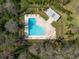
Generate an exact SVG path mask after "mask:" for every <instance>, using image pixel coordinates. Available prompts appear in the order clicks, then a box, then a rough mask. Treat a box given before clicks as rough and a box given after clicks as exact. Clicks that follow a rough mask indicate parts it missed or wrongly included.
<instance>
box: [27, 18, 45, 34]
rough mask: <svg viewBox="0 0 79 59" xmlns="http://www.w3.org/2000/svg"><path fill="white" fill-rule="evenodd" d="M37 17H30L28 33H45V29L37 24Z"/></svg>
mask: <svg viewBox="0 0 79 59" xmlns="http://www.w3.org/2000/svg"><path fill="white" fill-rule="evenodd" d="M36 22H37V21H36V18H29V19H28V26H29V27H28V35H44V34H45V29H44V28H43V27H41V26H39V25H37V24H36Z"/></svg>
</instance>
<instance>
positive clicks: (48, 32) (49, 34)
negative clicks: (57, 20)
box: [24, 14, 56, 39]
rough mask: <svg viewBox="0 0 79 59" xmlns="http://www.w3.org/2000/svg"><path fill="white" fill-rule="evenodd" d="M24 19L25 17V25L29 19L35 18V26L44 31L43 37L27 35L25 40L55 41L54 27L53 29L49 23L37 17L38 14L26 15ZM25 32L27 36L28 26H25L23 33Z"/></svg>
mask: <svg viewBox="0 0 79 59" xmlns="http://www.w3.org/2000/svg"><path fill="white" fill-rule="evenodd" d="M24 17H25V24H28V19H29V18H36V20H37V23H36V24H37V25H39V26H41V27H43V28H44V29H45V35H28V38H27V37H25V39H56V29H55V27H53V26H52V25H51V24H50V23H49V22H47V21H46V20H45V19H44V18H42V17H41V16H40V15H38V14H28V15H25V16H24ZM26 27H27V28H26ZM26 32H27V34H28V25H25V33H26ZM25 35H26V34H25Z"/></svg>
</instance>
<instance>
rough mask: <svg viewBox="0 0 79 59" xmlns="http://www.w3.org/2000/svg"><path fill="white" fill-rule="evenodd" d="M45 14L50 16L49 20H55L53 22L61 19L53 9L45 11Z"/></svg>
mask: <svg viewBox="0 0 79 59" xmlns="http://www.w3.org/2000/svg"><path fill="white" fill-rule="evenodd" d="M45 13H46V14H47V15H48V17H49V18H50V17H52V18H53V19H54V20H53V21H57V20H58V19H59V18H60V15H59V14H58V13H56V12H55V11H54V10H52V9H51V8H48V9H47V10H45Z"/></svg>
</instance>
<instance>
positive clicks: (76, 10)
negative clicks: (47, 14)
mask: <svg viewBox="0 0 79 59" xmlns="http://www.w3.org/2000/svg"><path fill="white" fill-rule="evenodd" d="M66 8H67V9H69V10H70V11H72V12H73V17H74V18H75V19H74V24H75V25H76V26H79V0H72V1H71V3H69V4H68V5H66Z"/></svg>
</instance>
